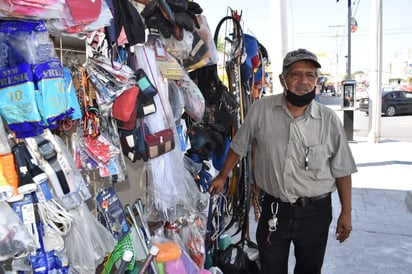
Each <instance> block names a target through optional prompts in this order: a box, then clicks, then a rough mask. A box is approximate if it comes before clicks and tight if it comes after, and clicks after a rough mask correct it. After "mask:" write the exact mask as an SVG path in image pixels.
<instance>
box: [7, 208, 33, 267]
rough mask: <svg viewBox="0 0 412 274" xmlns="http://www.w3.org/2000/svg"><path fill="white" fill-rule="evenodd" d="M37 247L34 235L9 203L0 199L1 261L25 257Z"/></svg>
mask: <svg viewBox="0 0 412 274" xmlns="http://www.w3.org/2000/svg"><path fill="white" fill-rule="evenodd" d="M35 249H36V244H35V241H34V239H33V237H32V236H31V235H30V234H29V232H28V231H27V228H26V227H25V226H24V224H23V223H22V221H21V220H20V219H19V217H18V216H17V215H16V213H15V212H14V211H13V209H11V207H10V206H9V205H8V203H6V202H4V201H0V261H5V260H7V259H9V258H12V257H23V256H26V255H28V254H29V253H30V252H32V251H34V250H35Z"/></svg>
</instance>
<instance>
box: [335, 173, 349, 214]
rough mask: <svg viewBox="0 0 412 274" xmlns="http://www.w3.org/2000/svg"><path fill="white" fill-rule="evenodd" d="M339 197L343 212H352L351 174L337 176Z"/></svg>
mask: <svg viewBox="0 0 412 274" xmlns="http://www.w3.org/2000/svg"><path fill="white" fill-rule="evenodd" d="M336 187H337V189H338V194H339V199H340V202H341V205H342V213H351V212H352V177H351V175H349V176H345V177H341V178H336Z"/></svg>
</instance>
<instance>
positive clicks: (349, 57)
mask: <svg viewBox="0 0 412 274" xmlns="http://www.w3.org/2000/svg"><path fill="white" fill-rule="evenodd" d="M351 23H352V8H351V0H348V67H347V68H346V69H347V74H348V76H347V79H352V77H351V71H350V67H351V32H352V24H351Z"/></svg>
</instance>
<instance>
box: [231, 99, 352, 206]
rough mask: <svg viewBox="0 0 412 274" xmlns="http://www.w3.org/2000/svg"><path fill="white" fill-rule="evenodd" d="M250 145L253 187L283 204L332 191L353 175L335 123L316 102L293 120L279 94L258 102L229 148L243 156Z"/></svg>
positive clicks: (341, 132) (349, 156)
mask: <svg viewBox="0 0 412 274" xmlns="http://www.w3.org/2000/svg"><path fill="white" fill-rule="evenodd" d="M253 141H255V142H256V155H255V165H254V166H255V167H254V176H255V180H256V183H257V185H258V186H259V187H261V188H262V189H263V190H264V191H266V192H267V193H268V194H270V195H272V196H274V197H277V198H280V199H281V200H282V201H285V202H287V201H289V202H294V201H295V200H296V199H297V198H299V197H314V196H318V195H321V194H324V193H327V192H332V191H335V190H336V184H335V178H339V177H344V176H348V175H351V174H352V173H355V172H357V169H356V164H355V161H354V159H353V156H352V152H351V150H350V147H349V145H348V143H347V139H346V134H345V132H344V129H343V126H342V123H341V121H340V119H339V117H338V116H337V115H336V113H335V112H334V111H333V110H332V109H330V108H328V107H326V106H324V105H322V104H318V103H317V102H315V101H312V103H311V104H310V105H309V106H308V108H307V109H306V111H305V113H304V115H302V116H300V117H298V118H296V119H294V118H293V117H292V115H291V114H290V112H289V111H288V109H287V107H286V103H285V99H284V96H283V94H278V95H273V96H268V97H264V98H262V99H260V100H258V101H257V102H256V103H254V104H253V105H252V107H251V108H250V110H249V113H248V114H247V116H246V118H245V121H244V123H243V124H242V126H241V128H240V129H239V130H238V132H237V133H236V136H235V137H234V138H233V140H232V143H231V148H232V150H233V151H234V152H236V153H237V154H239V155H241V156H245V155H246V154H247V152H248V148H249V145H250V144H252V142H253Z"/></svg>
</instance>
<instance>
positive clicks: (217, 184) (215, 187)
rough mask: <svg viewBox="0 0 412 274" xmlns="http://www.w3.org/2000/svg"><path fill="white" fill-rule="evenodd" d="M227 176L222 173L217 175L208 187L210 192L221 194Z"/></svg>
mask: <svg viewBox="0 0 412 274" xmlns="http://www.w3.org/2000/svg"><path fill="white" fill-rule="evenodd" d="M225 183H226V178H224V176H221V175H220V174H219V175H217V176H216V177H215V178H214V179H213V180H212V181H211V182H210V185H209V188H208V192H209V193H214V194H219V193H220V192H221V191H222V190H223V187H224V186H225Z"/></svg>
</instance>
